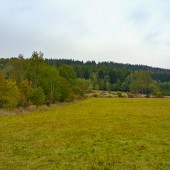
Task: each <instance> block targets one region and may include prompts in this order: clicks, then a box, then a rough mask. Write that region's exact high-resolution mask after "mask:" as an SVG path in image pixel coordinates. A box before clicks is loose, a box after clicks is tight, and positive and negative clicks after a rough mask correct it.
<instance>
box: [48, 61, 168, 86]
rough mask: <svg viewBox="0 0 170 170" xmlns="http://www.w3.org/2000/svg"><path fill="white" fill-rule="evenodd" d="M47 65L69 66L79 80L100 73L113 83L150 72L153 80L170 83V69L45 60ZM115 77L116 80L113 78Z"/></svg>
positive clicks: (100, 75)
mask: <svg viewBox="0 0 170 170" xmlns="http://www.w3.org/2000/svg"><path fill="white" fill-rule="evenodd" d="M45 61H46V63H48V64H50V65H55V66H57V67H60V66H61V65H63V64H67V65H70V66H72V67H73V69H74V71H75V72H76V74H77V76H78V77H79V78H85V79H89V78H90V74H91V73H92V72H95V73H98V76H99V77H100V78H104V76H105V75H108V76H109V77H110V78H111V81H112V83H114V82H116V81H117V80H118V79H122V80H123V79H124V78H125V77H126V76H127V75H128V74H130V73H131V72H134V71H141V70H143V71H150V72H151V75H152V78H153V79H154V80H156V81H159V82H168V81H170V69H163V68H158V67H150V66H146V65H132V64H122V63H115V62H99V63H96V62H95V61H87V62H83V61H78V60H68V59H45ZM112 77H114V78H112Z"/></svg>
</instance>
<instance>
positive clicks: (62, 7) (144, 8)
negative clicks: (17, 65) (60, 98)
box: [0, 0, 170, 69]
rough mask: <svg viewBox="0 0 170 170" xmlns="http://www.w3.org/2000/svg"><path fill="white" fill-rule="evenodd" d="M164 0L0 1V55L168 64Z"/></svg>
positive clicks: (169, 33) (168, 16) (169, 34)
mask: <svg viewBox="0 0 170 170" xmlns="http://www.w3.org/2000/svg"><path fill="white" fill-rule="evenodd" d="M169 9H170V1H169V0H15V1H14V0H0V58H7V57H17V56H18V55H19V54H23V55H24V57H31V55H32V52H33V51H38V52H39V51H41V52H43V53H44V58H65V59H75V60H80V61H82V60H83V61H88V60H90V61H92V60H94V61H96V62H101V61H113V62H118V63H119V62H120V63H130V64H143V65H149V66H154V67H161V68H168V69H170V10H169Z"/></svg>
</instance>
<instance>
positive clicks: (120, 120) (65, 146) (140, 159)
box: [0, 98, 170, 170]
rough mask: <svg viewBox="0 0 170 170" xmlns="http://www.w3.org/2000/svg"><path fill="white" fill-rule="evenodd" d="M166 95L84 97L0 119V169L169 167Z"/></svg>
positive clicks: (169, 114)
mask: <svg viewBox="0 0 170 170" xmlns="http://www.w3.org/2000/svg"><path fill="white" fill-rule="evenodd" d="M169 132H170V104H169V99H146V98H145V99H139V98H135V99H129V98H111V99H110V98H90V99H87V100H84V101H80V102H76V103H72V104H69V105H66V106H58V107H57V108H53V109H51V110H48V111H41V112H34V113H31V114H26V115H16V116H1V117H0V141H1V143H0V169H3V170H6V169H10V170H17V169H22V170H27V169H29V170H30V169H41V170H48V169H49V170H50V169H54V170H55V169H61V170H65V169H67V170H75V169H80V170H92V169H94V170H104V169H105V170H107V169H108V170H110V169H117V170H124V169H129V170H131V169H138V170H158V169H162V170H169V169H170V154H169V153H170V135H169Z"/></svg>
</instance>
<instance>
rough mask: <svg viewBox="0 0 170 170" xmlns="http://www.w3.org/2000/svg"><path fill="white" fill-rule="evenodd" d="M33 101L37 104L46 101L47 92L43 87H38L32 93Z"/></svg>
mask: <svg viewBox="0 0 170 170" xmlns="http://www.w3.org/2000/svg"><path fill="white" fill-rule="evenodd" d="M31 101H32V103H33V104H35V105H36V106H38V105H41V104H44V102H45V94H44V92H43V89H42V88H41V87H38V88H36V89H34V90H33V92H32V95H31Z"/></svg>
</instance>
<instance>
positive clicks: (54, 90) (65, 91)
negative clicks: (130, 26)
mask: <svg viewBox="0 0 170 170" xmlns="http://www.w3.org/2000/svg"><path fill="white" fill-rule="evenodd" d="M92 90H104V91H109V92H112V91H120V92H127V93H130V94H146V95H154V96H156V97H162V96H168V95H170V70H169V69H161V68H153V67H149V66H144V65H131V64H121V63H114V62H99V63H96V62H95V61H87V62H83V61H75V60H68V59H44V56H43V53H42V52H33V53H32V56H31V57H30V58H24V57H23V55H21V54H20V55H18V57H13V58H0V108H11V107H19V106H22V107H27V106H29V105H31V104H34V105H37V106H38V105H42V104H47V105H50V104H51V103H55V102H65V101H66V102H68V101H72V100H74V99H80V98H81V97H83V96H84V94H85V93H86V92H90V91H92Z"/></svg>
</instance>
